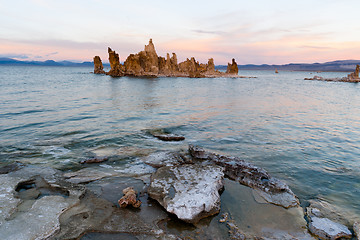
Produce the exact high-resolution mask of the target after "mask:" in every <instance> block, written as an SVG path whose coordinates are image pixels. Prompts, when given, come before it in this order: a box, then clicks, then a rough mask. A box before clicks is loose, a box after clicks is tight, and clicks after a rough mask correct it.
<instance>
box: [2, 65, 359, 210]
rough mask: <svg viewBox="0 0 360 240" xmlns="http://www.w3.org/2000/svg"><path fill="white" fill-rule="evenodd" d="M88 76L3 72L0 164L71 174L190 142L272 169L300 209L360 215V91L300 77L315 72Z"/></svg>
mask: <svg viewBox="0 0 360 240" xmlns="http://www.w3.org/2000/svg"><path fill="white" fill-rule="evenodd" d="M91 71H92V69H91V68H66V67H3V66H1V67H0V89H1V91H0V160H1V163H4V162H12V161H20V162H24V163H30V164H39V165H46V166H52V167H55V168H57V169H62V170H65V171H69V170H71V169H76V168H79V161H80V160H83V159H84V157H85V156H86V154H87V153H88V152H89V151H90V150H91V149H96V148H101V147H104V148H106V147H110V148H121V147H137V148H142V149H144V148H145V149H146V148H148V149H157V150H160V149H161V150H163V149H174V148H180V147H186V146H187V144H188V143H192V144H197V145H200V146H203V147H206V148H208V149H212V150H215V151H219V152H222V153H225V154H229V155H235V156H238V157H241V158H242V159H244V160H247V161H250V162H253V163H255V164H256V165H258V166H261V167H263V168H265V169H266V170H268V171H269V172H270V173H272V174H273V175H274V176H276V177H278V178H280V179H283V180H285V181H286V182H287V183H288V184H289V185H290V187H291V188H292V189H293V191H294V192H295V194H297V195H298V196H299V198H300V199H301V201H302V203H304V202H306V200H308V199H313V198H323V199H325V200H328V201H330V202H331V203H334V204H336V205H337V206H338V207H341V208H344V209H348V210H349V211H350V212H352V213H353V214H355V215H357V216H360V206H359V204H358V199H359V198H360V93H359V92H360V84H354V83H333V82H320V81H305V80H303V79H304V77H309V76H312V75H311V74H310V73H309V72H280V73H279V74H274V73H273V72H269V71H242V72H241V73H240V75H248V76H257V77H258V78H254V79H231V78H225V79H189V78H128V77H123V78H111V77H109V76H102V75H94V74H91V73H90V72H91ZM345 74H346V73H322V74H321V75H322V76H329V77H340V76H344V75H345ZM318 75H319V74H318ZM152 128H165V129H167V130H168V131H171V132H173V133H176V134H181V135H184V136H185V137H186V141H185V142H183V143H165V142H161V141H158V140H154V139H153V138H152V137H149V136H148V135H147V134H146V132H145V131H144V130H145V129H152ZM125 161H127V162H129V161H131V159H125V160H124V162H125ZM117 164H120V165H121V164H123V163H122V162H121V161H119V162H118V163H117Z"/></svg>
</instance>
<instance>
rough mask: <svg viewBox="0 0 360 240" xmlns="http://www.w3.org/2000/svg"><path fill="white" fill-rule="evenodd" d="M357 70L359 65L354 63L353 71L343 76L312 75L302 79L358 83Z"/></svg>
mask: <svg viewBox="0 0 360 240" xmlns="http://www.w3.org/2000/svg"><path fill="white" fill-rule="evenodd" d="M359 70H360V65H356V68H355V72H352V73H350V74H348V75H347V76H346V77H343V78H324V77H320V76H314V77H312V78H304V80H316V81H326V82H351V83H358V82H360V77H359Z"/></svg>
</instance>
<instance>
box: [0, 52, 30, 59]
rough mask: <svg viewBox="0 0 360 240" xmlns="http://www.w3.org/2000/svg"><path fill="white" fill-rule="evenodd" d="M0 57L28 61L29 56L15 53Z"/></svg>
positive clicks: (0, 55)
mask: <svg viewBox="0 0 360 240" xmlns="http://www.w3.org/2000/svg"><path fill="white" fill-rule="evenodd" d="M0 57H2V58H15V59H29V55H26V54H16V53H8V54H0Z"/></svg>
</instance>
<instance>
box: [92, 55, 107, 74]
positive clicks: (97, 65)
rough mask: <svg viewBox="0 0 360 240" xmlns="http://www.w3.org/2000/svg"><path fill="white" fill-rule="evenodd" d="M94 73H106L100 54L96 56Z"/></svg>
mask: <svg viewBox="0 0 360 240" xmlns="http://www.w3.org/2000/svg"><path fill="white" fill-rule="evenodd" d="M94 73H95V74H105V71H104V66H103V64H102V62H101V58H100V57H99V56H95V57H94Z"/></svg>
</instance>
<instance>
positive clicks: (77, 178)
mask: <svg viewBox="0 0 360 240" xmlns="http://www.w3.org/2000/svg"><path fill="white" fill-rule="evenodd" d="M115 175H116V173H115V172H109V171H107V172H105V171H100V170H98V169H94V168H83V169H81V170H79V171H76V172H69V173H65V174H64V177H65V179H66V181H68V182H71V183H75V184H79V183H89V182H93V181H96V180H99V179H102V178H105V177H111V176H115Z"/></svg>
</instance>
